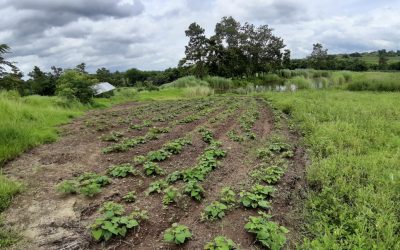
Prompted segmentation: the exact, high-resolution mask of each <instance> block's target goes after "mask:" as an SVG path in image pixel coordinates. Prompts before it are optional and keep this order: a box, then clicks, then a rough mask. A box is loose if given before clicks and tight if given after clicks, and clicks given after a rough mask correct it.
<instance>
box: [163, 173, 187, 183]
mask: <svg viewBox="0 0 400 250" xmlns="http://www.w3.org/2000/svg"><path fill="white" fill-rule="evenodd" d="M182 178H183V174H182V173H181V172H180V171H174V172H172V173H170V174H169V175H168V176H167V178H165V180H166V181H167V182H168V183H169V184H173V183H175V182H177V181H178V180H180V179H182Z"/></svg>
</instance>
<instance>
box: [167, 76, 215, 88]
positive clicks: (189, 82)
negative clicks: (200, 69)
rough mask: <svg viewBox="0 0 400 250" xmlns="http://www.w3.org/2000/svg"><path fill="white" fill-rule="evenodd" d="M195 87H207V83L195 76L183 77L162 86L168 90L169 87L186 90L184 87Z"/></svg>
mask: <svg viewBox="0 0 400 250" xmlns="http://www.w3.org/2000/svg"><path fill="white" fill-rule="evenodd" d="M196 86H209V83H208V82H206V81H203V80H201V79H199V78H197V77H195V76H185V77H181V78H179V79H176V80H175V81H173V82H170V83H167V84H164V85H163V86H162V88H169V87H174V88H186V87H196Z"/></svg>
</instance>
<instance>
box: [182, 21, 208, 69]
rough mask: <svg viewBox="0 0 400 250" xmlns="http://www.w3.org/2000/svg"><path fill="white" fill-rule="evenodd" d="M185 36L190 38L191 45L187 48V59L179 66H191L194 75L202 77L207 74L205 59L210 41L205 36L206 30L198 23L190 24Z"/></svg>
mask: <svg viewBox="0 0 400 250" xmlns="http://www.w3.org/2000/svg"><path fill="white" fill-rule="evenodd" d="M185 34H186V36H187V37H189V43H188V45H187V46H185V57H184V58H183V59H182V60H181V62H180V63H179V65H180V66H184V65H187V66H191V67H192V68H193V73H194V75H196V76H198V77H202V76H204V75H205V74H206V68H205V59H206V56H207V43H208V39H207V38H206V36H205V35H204V29H203V28H202V27H200V25H198V24H197V23H192V24H190V25H189V28H188V29H187V30H186V31H185Z"/></svg>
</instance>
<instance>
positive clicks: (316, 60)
mask: <svg viewBox="0 0 400 250" xmlns="http://www.w3.org/2000/svg"><path fill="white" fill-rule="evenodd" d="M327 60H328V49H324V46H322V44H320V43H316V44H313V50H312V52H311V55H310V56H309V57H308V63H309V66H310V67H312V68H314V69H326V68H327Z"/></svg>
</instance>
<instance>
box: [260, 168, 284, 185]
mask: <svg viewBox="0 0 400 250" xmlns="http://www.w3.org/2000/svg"><path fill="white" fill-rule="evenodd" d="M284 173H285V171H284V170H283V168H281V167H278V166H271V167H267V168H263V169H261V170H258V171H255V172H254V173H253V176H254V177H256V178H259V179H260V180H263V181H265V182H266V183H268V184H275V183H277V182H278V181H279V180H280V179H281V177H282V175H283V174H284Z"/></svg>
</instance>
